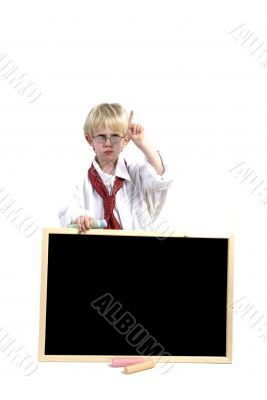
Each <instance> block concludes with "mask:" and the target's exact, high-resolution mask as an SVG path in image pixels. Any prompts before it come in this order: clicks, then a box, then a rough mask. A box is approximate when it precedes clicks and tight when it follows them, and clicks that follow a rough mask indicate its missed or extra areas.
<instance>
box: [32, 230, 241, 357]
mask: <svg viewBox="0 0 267 400" xmlns="http://www.w3.org/2000/svg"><path fill="white" fill-rule="evenodd" d="M50 234H61V235H62V234H66V235H77V234H79V232H78V230H77V229H75V228H47V229H43V242H42V274H41V302H40V326H39V357H38V358H39V361H60V362H62V361H76V362H83V361H86V362H111V360H112V359H113V358H116V357H121V356H118V355H115V354H114V355H113V356H103V355H101V356H95V355H84V356H80V355H77V356H75V355H47V354H45V336H46V301H47V274H48V252H49V235H50ZM86 235H119V236H122V235H123V236H124V235H125V236H152V237H159V236H160V237H164V236H166V237H170V235H164V234H159V233H158V234H157V233H156V232H147V231H121V230H120V231H117V230H106V229H105V230H102V229H94V230H91V231H88V232H87V233H86ZM171 236H172V237H188V238H198V237H199V238H223V239H227V240H228V255H227V304H226V356H225V357H224V356H223V357H221V356H220V357H214V356H212V357H210V356H207V357H205V356H204V357H199V356H149V359H153V360H154V361H156V362H162V363H167V362H171V363H173V362H182V363H187V362H189V363H224V364H229V363H232V324H233V307H232V304H233V260H234V236H233V235H216V236H208V237H207V236H198V235H193V236H190V235H184V234H181V233H178V232H177V233H172V234H171ZM135 357H136V358H144V357H143V356H135Z"/></svg>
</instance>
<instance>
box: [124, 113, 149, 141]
mask: <svg viewBox="0 0 267 400" xmlns="http://www.w3.org/2000/svg"><path fill="white" fill-rule="evenodd" d="M133 115H134V112H133V111H131V112H130V118H129V125H128V137H129V138H130V139H131V140H132V141H133V142H134V144H136V145H137V146H138V145H140V144H142V143H143V141H144V138H145V131H144V128H143V127H142V126H141V125H139V124H134V123H133Z"/></svg>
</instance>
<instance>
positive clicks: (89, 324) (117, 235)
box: [39, 229, 233, 363]
mask: <svg viewBox="0 0 267 400" xmlns="http://www.w3.org/2000/svg"><path fill="white" fill-rule="evenodd" d="M232 267H233V237H232V236H231V237H220V238H218V237H215V238H212V237H209V238H207V237H206V238H201V237H183V236H179V235H178V234H177V235H176V236H175V235H172V236H169V237H164V236H160V237H158V236H157V235H156V234H155V233H154V232H151V233H149V232H127V231H108V230H91V231H90V232H88V234H78V233H77V230H76V229H47V230H44V236H43V265H42V288H41V316H40V345H39V359H40V361H56V360H58V361H76V360H77V361H80V360H82V361H106V362H107V361H110V360H111V359H112V358H114V356H151V357H157V359H158V360H159V361H162V362H163V361H164V360H166V359H168V360H170V361H174V362H178V361H181V362H187V361H189V362H222V363H229V362H231V358H232V351H231V349H232V346H231V344H232V309H231V307H230V306H229V305H231V304H232V275H233V274H232Z"/></svg>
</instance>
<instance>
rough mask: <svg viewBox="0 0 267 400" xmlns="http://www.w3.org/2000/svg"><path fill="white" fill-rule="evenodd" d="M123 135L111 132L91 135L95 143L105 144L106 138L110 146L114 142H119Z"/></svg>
mask: <svg viewBox="0 0 267 400" xmlns="http://www.w3.org/2000/svg"><path fill="white" fill-rule="evenodd" d="M124 137H125V136H121V135H119V134H118V133H113V134H112V135H110V136H108V135H105V134H104V133H100V134H99V135H96V136H92V138H93V139H94V140H95V141H96V143H99V144H106V142H107V140H110V143H111V144H112V146H113V145H115V144H119V143H120V142H121V140H122V139H123V138H124ZM99 139H100V140H99ZM114 139H115V142H114ZM118 139H119V140H118Z"/></svg>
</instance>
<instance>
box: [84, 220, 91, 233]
mask: <svg viewBox="0 0 267 400" xmlns="http://www.w3.org/2000/svg"><path fill="white" fill-rule="evenodd" d="M84 226H85V228H86V230H87V231H88V230H89V229H90V219H89V217H85V218H84Z"/></svg>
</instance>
